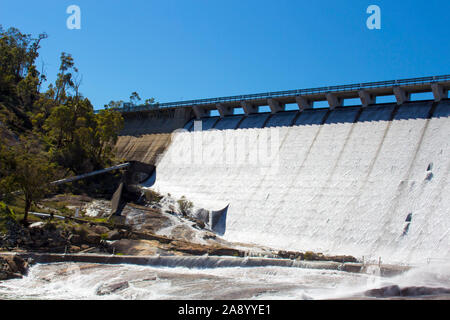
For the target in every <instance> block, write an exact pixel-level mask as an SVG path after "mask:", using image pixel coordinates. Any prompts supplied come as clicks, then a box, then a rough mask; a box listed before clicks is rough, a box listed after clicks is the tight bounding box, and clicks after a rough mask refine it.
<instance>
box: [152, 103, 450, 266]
mask: <svg viewBox="0 0 450 320" xmlns="http://www.w3.org/2000/svg"><path fill="white" fill-rule="evenodd" d="M431 108H432V103H431V102H414V103H408V104H405V105H403V106H401V107H400V108H399V109H398V112H397V113H396V116H395V118H394V120H393V121H389V118H390V115H391V113H392V111H393V109H394V106H393V105H387V106H376V107H368V108H366V109H364V110H363V111H362V113H361V115H360V117H359V121H357V122H356V123H353V121H354V120H355V119H356V118H357V116H358V112H359V111H358V108H345V109H339V110H338V109H336V110H334V111H332V112H331V113H330V115H329V117H328V119H327V121H326V122H325V124H324V125H320V124H317V123H320V121H321V119H322V118H323V117H324V115H325V111H320V112H318V111H305V112H304V113H303V114H302V115H301V116H300V117H299V118H298V119H297V120H296V124H297V125H296V126H294V127H277V128H265V129H238V130H224V131H215V132H212V131H210V132H184V133H177V134H175V135H174V137H173V142H172V144H171V145H170V147H169V148H168V150H167V151H166V153H165V154H164V155H163V157H162V158H161V160H160V162H159V163H158V165H157V177H156V182H155V185H154V186H153V188H154V189H155V190H157V191H159V192H162V193H168V192H170V193H171V194H172V195H174V196H175V197H178V198H179V197H181V196H183V195H184V196H186V198H187V199H189V200H191V201H193V202H194V203H195V204H196V205H197V206H200V207H204V208H207V209H210V210H220V209H222V208H224V207H225V206H227V205H228V204H229V209H228V213H227V221H226V231H225V234H224V238H225V239H226V240H229V241H238V242H243V243H254V244H259V245H265V246H269V247H273V248H279V249H287V250H302V251H306V250H310V251H316V252H323V253H326V254H349V255H353V256H356V257H359V258H361V257H362V256H364V257H365V259H366V261H367V260H378V258H379V257H381V259H382V261H383V262H390V263H400V264H423V263H424V262H426V261H427V259H429V258H431V259H443V260H444V261H450V250H449V247H450V232H449V230H450V218H449V214H448V213H449V211H448V208H449V207H450V197H448V194H449V193H450V184H449V181H448V176H449V170H450V166H449V165H450V161H449V160H450V148H449V136H450V135H449V128H450V117H449V114H450V103H449V102H448V101H444V102H441V103H440V104H439V105H438V106H437V107H436V109H435V111H434V115H433V117H432V118H431V119H427V115H428V114H429V112H430V110H431ZM275 117H276V116H275ZM318 117H319V118H320V119H318ZM222 121H224V120H221V121H219V123H218V125H217V126H218V127H220V123H221V122H222ZM274 122H276V118H275V120H273V119H272V120H271V123H272V125H273V123H274ZM273 130H275V131H273ZM246 140H247V141H246ZM275 140H276V141H275ZM196 141H201V143H200V144H198V143H195V142H196ZM264 143H265V144H266V145H267V146H268V148H270V147H271V146H272V147H273V146H274V145H275V146H276V148H275V150H276V152H274V153H273V154H272V158H271V159H272V162H270V163H269V162H267V161H263V162H264V163H261V161H260V162H259V163H255V164H252V163H251V162H249V161H247V162H246V161H245V159H247V160H248V159H258V156H259V157H261V148H258V146H261V144H264ZM225 154H227V155H230V154H231V155H234V156H235V158H234V159H236V158H238V159H239V156H243V158H240V159H241V160H238V161H228V162H226V161H223V157H224V155H225ZM199 156H202V158H203V161H199V160H198V157H199ZM196 157H197V158H196ZM227 159H229V158H227ZM242 159H244V160H243V161H242ZM260 160H261V159H260Z"/></svg>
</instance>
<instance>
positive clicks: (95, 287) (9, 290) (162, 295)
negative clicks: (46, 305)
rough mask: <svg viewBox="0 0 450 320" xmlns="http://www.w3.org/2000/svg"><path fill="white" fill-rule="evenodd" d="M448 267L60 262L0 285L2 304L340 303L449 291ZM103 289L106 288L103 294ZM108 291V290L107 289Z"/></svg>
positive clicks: (31, 270) (40, 267)
mask: <svg viewBox="0 0 450 320" xmlns="http://www.w3.org/2000/svg"><path fill="white" fill-rule="evenodd" d="M449 270H450V268H449V265H440V266H427V267H424V268H418V269H414V270H411V271H409V272H406V273H404V274H402V275H400V276H397V277H393V278H381V277H379V276H377V275H370V274H355V273H347V272H341V271H336V270H314V269H300V268H283V267H250V268H247V267H233V268H200V269H198V268H182V267H176V268H164V267H146V266H134V265H100V264H75V263H61V264H50V265H45V264H41V265H36V266H33V267H32V268H31V269H30V272H29V274H28V276H26V277H24V278H23V279H14V280H8V281H3V282H0V299H67V300H70V299H90V300H93V299H152V300H155V299H196V300H205V299H255V300H257V299H263V300H264V299H270V300H272V299H296V300H306V299H319V300H320V299H341V298H344V299H345V298H354V297H362V298H364V297H365V295H364V292H365V291H366V290H368V289H373V288H381V287H384V286H388V285H393V284H395V285H398V286H400V287H411V286H426V287H429V288H437V287H441V288H442V287H444V288H449V289H450V271H449ZM105 288H106V289H105ZM108 288H109V289H108Z"/></svg>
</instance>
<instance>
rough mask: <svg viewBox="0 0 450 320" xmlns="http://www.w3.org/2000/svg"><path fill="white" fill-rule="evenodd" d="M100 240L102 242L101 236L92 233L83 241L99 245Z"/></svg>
mask: <svg viewBox="0 0 450 320" xmlns="http://www.w3.org/2000/svg"><path fill="white" fill-rule="evenodd" d="M101 240H102V238H101V236H100V235H98V234H96V233H93V232H89V233H88V234H87V235H86V237H85V241H86V242H87V243H89V244H92V245H98V244H100V241H101Z"/></svg>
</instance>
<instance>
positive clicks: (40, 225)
mask: <svg viewBox="0 0 450 320" xmlns="http://www.w3.org/2000/svg"><path fill="white" fill-rule="evenodd" d="M44 226H45V223H44V222H35V223H32V224H30V226H29V227H28V228H30V229H42V228H43V227H44ZM33 231H34V230H30V232H33Z"/></svg>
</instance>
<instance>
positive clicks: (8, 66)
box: [0, 25, 47, 132]
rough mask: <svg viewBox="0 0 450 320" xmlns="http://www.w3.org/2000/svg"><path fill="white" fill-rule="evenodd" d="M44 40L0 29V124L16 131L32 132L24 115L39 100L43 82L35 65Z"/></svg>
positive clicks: (29, 123)
mask: <svg viewBox="0 0 450 320" xmlns="http://www.w3.org/2000/svg"><path fill="white" fill-rule="evenodd" d="M45 38H47V35H46V34H41V35H39V37H38V38H37V39H34V38H32V37H31V35H26V34H22V33H21V32H20V31H19V30H18V29H16V28H9V29H8V30H4V29H3V28H2V26H1V25H0V121H1V122H2V123H4V124H5V125H7V126H8V127H10V128H12V129H14V130H16V131H20V132H24V131H25V130H29V129H31V128H32V124H31V121H30V119H29V117H28V115H27V112H30V111H32V110H33V105H34V102H35V101H36V99H39V86H40V83H41V82H42V80H43V79H44V76H42V75H40V73H39V72H38V71H37V69H36V66H35V64H34V63H35V60H36V58H37V57H38V56H39V53H38V50H39V48H40V42H41V40H43V39H45Z"/></svg>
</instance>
